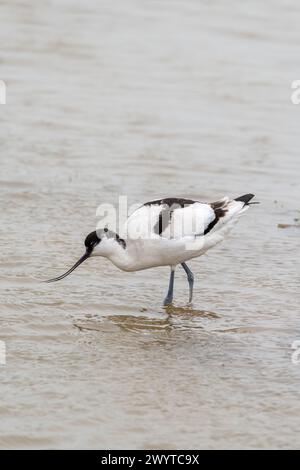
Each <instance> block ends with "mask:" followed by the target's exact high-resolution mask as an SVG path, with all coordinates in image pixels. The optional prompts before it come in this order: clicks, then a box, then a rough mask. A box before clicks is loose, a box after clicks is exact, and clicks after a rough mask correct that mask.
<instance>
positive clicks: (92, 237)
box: [84, 232, 101, 252]
mask: <svg viewBox="0 0 300 470" xmlns="http://www.w3.org/2000/svg"><path fill="white" fill-rule="evenodd" d="M100 242H101V238H100V237H98V235H97V232H91V233H89V234H88V236H87V237H86V239H85V241H84V244H85V247H86V250H87V251H88V252H92V251H93V249H94V248H95V246H97V245H98V243H100Z"/></svg>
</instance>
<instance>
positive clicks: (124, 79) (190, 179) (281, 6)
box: [0, 0, 300, 449]
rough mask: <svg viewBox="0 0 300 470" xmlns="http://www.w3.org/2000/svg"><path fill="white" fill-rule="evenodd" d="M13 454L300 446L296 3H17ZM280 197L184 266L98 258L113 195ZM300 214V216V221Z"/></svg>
mask: <svg viewBox="0 0 300 470" xmlns="http://www.w3.org/2000/svg"><path fill="white" fill-rule="evenodd" d="M0 9H1V20H0V21H1V27H0V44H1V55H0V79H3V80H5V82H6V84H7V104H6V105H0V119H1V126H0V132H1V148H0V155H1V173H0V211H1V228H0V230H1V235H0V237H1V264H0V285H1V291H0V310H1V316H0V339H1V340H2V341H5V342H6V347H7V364H6V366H0V377H1V401H0V423H1V424H0V443H1V444H0V445H1V448H16V447H20V448H26V449H27V448H149V449H150V448H158V449H159V448H187V449H188V448H209V449H214V448H245V447H246V448H270V447H271V448H283V447H284V448H292V447H298V446H299V433H298V431H299V424H300V422H299V420H300V418H299V415H300V405H299V378H300V365H295V364H293V363H292V361H291V353H292V350H291V343H292V342H293V341H294V340H297V339H300V326H299V261H298V259H299V246H300V241H299V235H300V231H299V228H297V227H288V228H280V227H278V224H290V225H293V224H296V225H297V223H298V222H297V219H299V218H300V208H299V196H300V193H299V171H300V163H299V155H298V153H299V113H300V107H299V106H295V105H292V103H291V101H290V94H291V89H290V86H291V82H292V81H293V80H295V79H299V60H298V57H299V47H298V45H299V41H300V30H299V15H300V7H299V4H298V2H297V1H296V0H290V1H285V2H281V1H273V2H266V3H265V4H262V3H261V2H258V1H246V2H237V1H233V0H230V1H227V2H221V1H213V2H211V1H209V2H208V1H202V2H199V1H198V0H184V1H183V0H178V1H173V2H165V1H162V0H156V1H152V2H147V1H146V0H139V1H137V0H125V1H124V0H118V1H114V2H105V1H96V0H95V1H90V2H80V1H79V0H73V1H72V2H71V1H69V0H60V1H59V2H58V1H51V2H42V3H41V2H38V1H37V0H36V1H31V2H30V3H29V2H25V1H21V0H19V1H18V0H10V1H2V2H1V6H0ZM247 192H253V193H255V194H256V195H257V198H258V199H259V200H260V201H261V203H262V204H261V205H260V206H253V207H252V208H251V210H249V211H248V213H247V214H246V215H245V216H244V217H243V218H242V219H241V220H240V222H239V224H238V225H237V226H236V229H235V231H234V233H233V234H232V236H231V237H230V239H228V240H227V241H226V242H225V243H223V244H222V245H220V246H218V247H216V248H215V249H214V250H212V251H211V252H209V253H208V254H207V255H206V256H204V257H202V258H199V259H197V260H194V261H192V262H191V263H190V267H191V268H192V270H193V272H194V274H195V277H196V283H195V296H194V304H193V308H192V309H191V308H187V307H186V303H187V299H188V289H187V283H186V278H185V274H184V272H183V271H182V270H180V269H178V271H177V274H176V280H175V306H174V308H170V309H168V310H167V311H166V310H164V309H163V308H162V300H163V298H164V295H165V292H166V289H167V284H168V276H169V272H168V269H167V268H158V269H153V270H148V271H144V272H138V273H131V274H129V273H123V272H121V271H118V270H117V269H116V268H115V267H114V266H112V265H110V264H109V262H108V261H106V260H97V259H96V260H90V261H89V262H88V263H85V265H83V266H82V267H81V268H79V269H78V270H77V271H76V272H74V274H73V275H72V276H70V277H68V278H67V279H66V280H65V281H63V282H61V283H56V284H50V285H47V284H43V283H41V282H40V279H45V278H48V277H53V276H55V275H58V274H61V273H62V272H64V270H65V269H66V268H67V267H69V266H71V265H72V263H73V262H74V261H75V260H76V259H77V258H78V257H79V256H80V255H81V254H82V252H83V239H84V237H85V236H86V234H87V233H89V232H90V231H92V230H94V228H95V225H96V222H97V218H96V216H95V212H96V208H97V206H98V205H99V204H100V203H103V202H110V203H116V202H117V200H118V196H119V194H122V195H127V196H128V198H129V204H133V203H137V202H140V203H142V202H144V201H147V200H149V199H155V198H159V197H162V196H185V197H192V198H193V197H194V198H197V199H200V200H208V201H213V200H215V199H217V198H219V197H222V196H224V195H228V196H230V197H236V196H239V195H241V194H244V193H247ZM295 219H296V220H295Z"/></svg>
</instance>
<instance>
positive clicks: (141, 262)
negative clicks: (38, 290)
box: [46, 194, 255, 305]
mask: <svg viewBox="0 0 300 470" xmlns="http://www.w3.org/2000/svg"><path fill="white" fill-rule="evenodd" d="M253 197H254V195H253V194H245V195H244V196H241V197H238V198H236V199H233V200H230V199H229V198H228V197H225V198H223V199H221V200H219V201H216V202H212V203H203V202H199V201H194V200H191V199H180V198H166V199H158V200H155V201H150V202H146V203H145V204H144V205H143V206H141V207H140V208H139V209H137V210H136V211H135V212H133V213H132V214H131V215H130V217H129V218H128V219H127V222H126V226H125V231H124V233H126V237H124V238H126V239H124V238H121V237H120V236H119V235H118V234H116V233H115V232H113V231H111V230H109V229H108V228H102V229H98V230H97V231H94V232H91V233H90V234H89V235H88V236H87V237H86V239H85V242H84V243H85V250H86V251H85V253H84V255H83V256H82V257H81V258H80V259H79V260H78V261H77V263H75V264H74V266H73V267H72V268H71V269H69V271H67V272H66V273H65V274H62V275H61V276H59V277H56V278H54V279H49V280H48V281H46V282H54V281H59V280H61V279H63V278H64V277H66V276H68V275H69V274H70V273H71V272H72V271H74V269H76V268H77V267H78V266H79V265H80V264H81V263H83V262H84V261H85V260H87V259H88V258H91V257H94V256H103V257H105V258H108V259H109V260H110V261H111V262H112V263H113V264H114V265H115V266H117V267H118V268H120V269H122V270H123V271H140V270H142V269H148V268H153V267H157V266H170V269H171V273H170V281H169V288H168V292H167V296H166V298H165V300H164V305H169V304H171V303H172V301H173V290H174V275H175V268H176V266H177V265H179V264H180V265H181V266H182V268H183V269H184V271H185V272H186V275H187V280H188V284H189V303H191V302H192V298H193V286H194V275H193V273H192V272H191V270H190V269H189V267H188V266H187V264H186V262H187V261H188V260H190V259H192V258H196V257H198V256H201V255H202V254H204V253H205V252H206V251H207V250H209V249H210V248H212V247H213V246H215V245H216V244H217V243H219V242H221V241H222V240H223V239H224V237H225V235H226V233H227V232H228V230H229V228H230V227H231V226H232V225H233V223H234V222H236V221H237V219H238V217H239V216H240V215H241V214H243V213H244V212H245V211H246V210H247V209H248V208H249V205H250V204H255V203H253V202H252V203H251V202H250V201H251V199H252V198H253Z"/></svg>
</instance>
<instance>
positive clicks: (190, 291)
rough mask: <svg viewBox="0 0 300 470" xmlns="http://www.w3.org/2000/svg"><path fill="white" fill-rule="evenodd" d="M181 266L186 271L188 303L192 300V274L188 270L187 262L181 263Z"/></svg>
mask: <svg viewBox="0 0 300 470" xmlns="http://www.w3.org/2000/svg"><path fill="white" fill-rule="evenodd" d="M181 266H182V267H183V269H184V270H185V272H186V275H187V280H188V283H189V304H190V303H191V302H192V300H193V287H194V274H193V273H192V271H191V270H190V268H189V267H188V265H187V264H185V263H181Z"/></svg>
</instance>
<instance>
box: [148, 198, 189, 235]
mask: <svg viewBox="0 0 300 470" xmlns="http://www.w3.org/2000/svg"><path fill="white" fill-rule="evenodd" d="M195 202H196V201H194V200H193V199H184V198H176V197H169V198H165V199H156V200H155V201H149V202H146V203H145V204H144V206H152V205H161V206H162V209H161V211H160V213H159V216H158V221H157V222H156V224H155V225H154V227H153V230H154V233H156V234H158V235H161V234H162V233H163V232H164V231H165V230H166V228H167V227H168V226H169V224H170V223H171V220H172V214H173V212H174V211H175V210H176V209H182V208H184V207H186V206H190V205H192V204H194V203H195Z"/></svg>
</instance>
